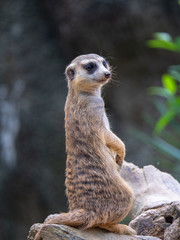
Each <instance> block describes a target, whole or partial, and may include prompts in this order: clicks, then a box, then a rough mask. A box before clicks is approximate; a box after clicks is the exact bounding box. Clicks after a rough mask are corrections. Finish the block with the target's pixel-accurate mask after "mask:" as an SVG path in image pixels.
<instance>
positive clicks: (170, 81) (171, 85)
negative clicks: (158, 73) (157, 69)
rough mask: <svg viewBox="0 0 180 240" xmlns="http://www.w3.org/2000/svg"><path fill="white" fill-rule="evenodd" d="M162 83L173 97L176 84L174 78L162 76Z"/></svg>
mask: <svg viewBox="0 0 180 240" xmlns="http://www.w3.org/2000/svg"><path fill="white" fill-rule="evenodd" d="M162 83H163V86H164V87H165V88H166V89H167V90H168V91H169V92H170V93H172V94H173V95H175V93H176V91H177V84H176V81H175V80H174V78H172V77H171V75H169V74H163V75H162Z"/></svg>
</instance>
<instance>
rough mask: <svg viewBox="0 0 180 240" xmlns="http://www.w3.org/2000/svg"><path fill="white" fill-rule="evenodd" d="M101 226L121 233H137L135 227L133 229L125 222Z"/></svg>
mask: <svg viewBox="0 0 180 240" xmlns="http://www.w3.org/2000/svg"><path fill="white" fill-rule="evenodd" d="M98 227H100V228H103V229H106V230H108V231H110V232H114V233H119V234H121V235H136V234H137V233H136V231H135V230H134V229H132V228H131V227H129V226H127V225H124V224H113V225H110V224H107V225H101V226H98Z"/></svg>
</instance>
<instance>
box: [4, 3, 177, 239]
mask: <svg viewBox="0 0 180 240" xmlns="http://www.w3.org/2000/svg"><path fill="white" fill-rule="evenodd" d="M157 32H161V33H162V32H163V34H159V35H158V34H156V35H153V34H154V33H157ZM165 33H166V34H165ZM179 35H180V6H179V5H178V1H177V0H171V1H170V0H149V1H144V0H131V1H130V0H78V1H77V0H31V1H28V0H16V1H14V0H1V1H0V239H3V240H7V239H14V240H23V239H26V237H27V235H28V231H29V228H30V226H31V225H32V224H33V223H36V222H42V221H43V220H44V218H45V217H46V216H47V215H48V214H51V213H57V212H60V211H67V209H68V206H67V200H66V197H65V187H64V178H65V174H64V173H65V161H66V154H65V136H64V135H65V133H64V103H65V99H66V94H67V82H66V80H65V76H64V70H65V67H66V66H67V64H69V62H70V61H71V60H72V59H73V58H74V57H76V56H77V55H80V54H86V53H97V54H100V55H102V56H104V57H105V58H106V59H107V60H108V61H109V62H110V64H111V65H112V66H113V69H114V72H113V80H112V82H111V83H110V84H109V85H108V86H107V87H106V88H105V89H104V91H103V97H104V99H105V102H106V109H107V114H108V116H109V119H110V122H111V126H112V129H113V130H114V132H115V133H116V134H117V135H118V136H119V137H121V139H122V140H123V141H124V142H125V144H126V147H127V156H126V160H127V161H129V162H133V163H134V164H136V165H138V166H140V167H142V166H144V165H147V164H153V165H155V166H156V167H158V168H159V169H161V170H163V171H167V172H169V173H171V174H172V175H173V176H174V177H175V178H176V179H177V180H179V179H180V150H179V149H180V112H179V109H180V97H179V95H180V94H179V93H180V87H179V82H180V71H179V66H178V64H179V62H180V54H179V53H180V39H179V37H178V36H179ZM150 39H154V40H152V41H149V42H148V40H150ZM163 44H164V45H163ZM173 47H174V48H173ZM160 48H161V49H160ZM163 48H164V49H163ZM170 66H173V67H170ZM178 74H179V75H178ZM154 95H156V96H154Z"/></svg>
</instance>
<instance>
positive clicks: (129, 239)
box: [27, 224, 159, 240]
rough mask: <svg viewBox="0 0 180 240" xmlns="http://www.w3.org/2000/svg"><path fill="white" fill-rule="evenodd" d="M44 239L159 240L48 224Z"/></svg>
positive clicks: (31, 235) (32, 232) (35, 227)
mask: <svg viewBox="0 0 180 240" xmlns="http://www.w3.org/2000/svg"><path fill="white" fill-rule="evenodd" d="M40 227H41V224H34V225H33V226H32V227H31V229H30V232H29V236H28V238H27V240H33V239H34V237H35V234H36V232H37V230H38V229H39V228H40ZM41 236H42V238H43V240H137V239H139V240H159V238H155V237H150V236H148V237H146V236H125V235H118V234H115V233H110V232H108V231H105V230H101V229H98V228H97V229H90V230H86V231H83V230H79V229H76V228H72V227H68V226H64V225H55V224H47V225H45V226H44V227H43V228H42V234H41Z"/></svg>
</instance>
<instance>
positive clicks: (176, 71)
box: [168, 65, 180, 82]
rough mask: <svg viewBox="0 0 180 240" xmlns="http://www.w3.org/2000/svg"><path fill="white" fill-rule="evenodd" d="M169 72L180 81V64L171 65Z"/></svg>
mask: <svg viewBox="0 0 180 240" xmlns="http://www.w3.org/2000/svg"><path fill="white" fill-rule="evenodd" d="M168 72H169V74H170V75H171V76H172V77H173V78H174V79H176V80H177V81H179V82H180V65H175V66H171V67H169V69H168Z"/></svg>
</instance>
